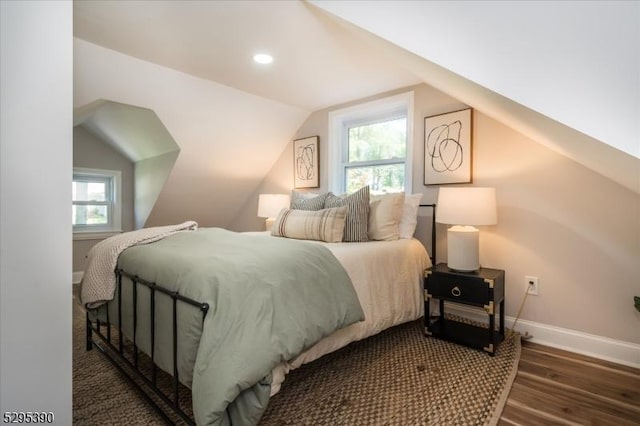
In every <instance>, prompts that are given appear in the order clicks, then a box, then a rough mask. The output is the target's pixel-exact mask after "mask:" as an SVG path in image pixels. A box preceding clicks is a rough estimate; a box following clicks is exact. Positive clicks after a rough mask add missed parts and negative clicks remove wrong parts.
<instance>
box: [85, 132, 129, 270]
mask: <svg viewBox="0 0 640 426" xmlns="http://www.w3.org/2000/svg"><path fill="white" fill-rule="evenodd" d="M73 167H87V168H92V169H104V170H120V171H121V172H122V175H121V177H122V181H121V190H122V198H121V202H122V230H123V231H131V230H133V229H134V226H133V179H134V175H133V163H132V162H131V161H130V160H129V159H128V158H127V157H125V156H124V155H122V154H121V153H119V152H117V151H116V150H114V149H113V148H112V147H111V146H110V145H108V144H106V143H105V142H103V141H102V140H100V139H98V138H97V137H96V136H94V135H93V134H92V133H90V132H88V131H87V130H85V129H84V128H83V127H81V126H76V127H74V128H73ZM98 241H99V240H74V241H73V270H74V271H82V270H84V261H85V256H86V255H87V253H88V252H89V250H90V249H91V247H93V246H94V245H95V244H96V243H98Z"/></svg>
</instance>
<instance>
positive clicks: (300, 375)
mask: <svg viewBox="0 0 640 426" xmlns="http://www.w3.org/2000/svg"><path fill="white" fill-rule="evenodd" d="M423 330H424V328H423V323H422V321H421V320H418V321H414V322H411V323H407V324H404V325H401V326H397V327H394V328H392V329H389V330H387V331H384V332H382V333H381V334H379V335H377V336H374V337H372V338H369V339H366V340H365V341H363V342H357V343H354V344H351V345H349V346H348V347H346V348H344V349H342V350H340V351H337V352H335V353H333V354H329V355H327V356H325V357H323V358H321V359H319V360H317V361H315V362H313V363H311V364H308V365H305V366H303V367H301V368H300V369H298V370H294V371H292V372H291V373H290V374H289V375H288V376H287V380H286V381H285V383H284V384H283V386H282V390H281V391H280V393H278V394H277V395H275V396H274V397H273V398H272V399H271V401H270V403H269V407H268V408H267V411H266V413H265V414H264V416H263V418H262V420H261V422H260V426H275V425H327V426H328V425H403V426H404V425H487V424H488V425H491V424H496V423H497V422H498V420H499V418H500V414H501V412H502V409H503V407H504V405H505V403H506V399H507V395H508V393H509V390H510V389H511V384H512V383H513V380H514V378H515V375H516V372H517V366H518V361H519V358H520V338H519V336H515V337H513V338H508V339H507V340H506V341H504V342H502V343H501V344H500V345H499V347H498V350H497V353H496V355H495V357H491V356H489V355H487V354H485V353H483V352H481V351H477V350H473V349H468V348H465V347H463V346H459V345H456V344H453V343H449V342H445V341H441V340H438V339H434V338H426V337H424V335H423ZM73 333H74V351H73V352H74V360H73V385H74V387H73V410H74V411H73V413H74V424H77V425H156V424H163V422H162V420H161V419H160V418H159V417H158V415H157V414H156V413H154V412H153V410H152V409H151V408H149V406H148V405H147V403H146V402H145V401H144V400H143V399H142V398H141V397H140V396H139V395H138V393H136V392H135V391H134V390H132V389H131V388H130V387H129V385H128V384H127V382H126V381H125V380H124V379H123V378H122V376H121V375H120V373H119V372H118V371H117V370H116V369H115V368H114V367H113V366H112V365H111V364H109V362H108V361H107V360H106V359H105V358H104V357H103V356H102V355H101V354H100V353H99V352H98V351H97V350H92V351H89V352H87V351H85V348H84V313H83V312H82V310H81V309H79V308H78V307H74V330H73ZM181 400H183V401H184V403H186V404H190V396H189V395H188V390H186V388H185V389H184V392H182V398H181Z"/></svg>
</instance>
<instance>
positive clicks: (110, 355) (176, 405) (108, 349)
mask: <svg viewBox="0 0 640 426" xmlns="http://www.w3.org/2000/svg"><path fill="white" fill-rule="evenodd" d="M115 274H116V280H117V283H118V288H117V289H118V296H117V303H118V346H117V347H116V345H114V343H113V342H112V338H111V320H110V318H109V308H108V307H107V309H106V316H107V321H106V324H101V321H100V319H96V321H95V324H94V323H92V322H91V319H90V318H89V312H87V314H86V320H87V336H86V338H87V342H86V343H87V351H89V350H91V349H92V348H93V347H94V346H95V347H96V348H97V349H98V350H99V351H100V352H101V353H102V354H103V355H105V357H106V358H107V359H108V360H109V361H110V362H111V364H113V365H114V366H115V367H116V368H117V369H118V370H119V371H120V373H122V374H123V375H124V377H125V379H126V380H127V381H128V382H129V384H131V385H132V386H133V387H134V389H135V390H137V391H138V392H139V393H140V394H141V395H142V397H143V398H144V399H145V400H146V401H147V402H148V403H149V404H151V406H152V407H153V408H154V410H155V411H157V412H158V414H159V415H160V416H161V417H162V418H163V420H164V421H165V422H167V423H168V424H174V422H173V420H171V418H170V417H169V416H168V415H167V414H166V413H165V411H164V410H163V409H162V408H161V407H160V406H159V405H158V404H157V403H156V402H155V401H154V400H153V399H152V398H151V397H150V396H149V395H148V394H147V393H146V392H145V390H144V389H143V387H142V386H140V384H138V382H136V381H135V380H134V378H133V377H132V376H130V375H129V372H128V371H126V369H125V368H124V367H123V366H122V365H121V364H120V363H119V362H118V361H116V359H117V360H119V361H120V362H122V363H124V364H126V365H127V366H128V367H129V369H130V370H131V372H132V373H133V374H134V376H135V377H137V378H138V379H141V380H142V381H143V382H144V384H145V385H146V386H147V387H148V388H149V389H151V390H152V391H153V392H154V393H155V394H156V395H157V396H158V397H159V398H160V399H161V400H162V402H164V403H165V404H167V405H168V406H169V407H170V408H171V409H172V410H173V411H174V412H175V413H176V414H177V415H178V416H180V418H181V419H182V420H184V421H185V422H186V423H187V424H190V425H195V422H194V421H193V420H192V419H191V418H190V417H189V415H188V414H186V413H185V412H184V410H183V409H182V408H181V407H180V390H179V389H180V379H179V376H178V302H181V303H186V304H188V305H191V306H194V307H196V308H199V309H200V310H201V311H202V321H203V322H204V318H205V317H206V315H207V312H208V311H209V305H208V304H207V303H200V302H197V301H195V300H193V299H190V298H188V297H185V296H183V295H181V294H179V293H178V292H174V291H170V290H167V289H166V288H164V287H162V286H159V285H157V284H156V283H151V282H148V281H146V280H143V279H142V278H140V277H138V276H134V275H131V274H129V273H127V272H125V271H123V270H122V269H117V270H116V271H115ZM123 276H124V277H127V278H129V279H130V280H131V283H132V286H133V287H132V292H133V302H132V303H133V336H132V337H133V340H132V342H131V343H132V345H133V352H132V356H133V362H131V361H130V360H129V359H127V357H126V356H125V346H124V333H123V332H122V277H123ZM138 285H142V286H145V287H147V288H149V290H150V292H149V304H150V306H151V309H150V312H151V315H150V320H151V322H150V326H151V330H150V331H151V378H149V377H147V376H146V375H145V374H144V372H143V371H142V370H140V369H139V368H138V352H139V350H138V346H137V345H136V329H137V325H138V291H137V289H138ZM156 292H160V293H162V294H164V295H166V296H167V297H170V298H171V301H172V305H173V309H172V324H173V342H172V344H173V380H172V384H173V386H172V388H173V391H172V397H173V399H171V398H169V397H168V396H167V395H165V393H164V392H163V391H162V389H160V387H159V386H158V385H157V370H158V368H157V366H156V364H155V359H154V356H155V333H156V327H155V316H156V315H155V313H156V309H155V306H156V305H155V302H156ZM101 325H105V326H106V330H107V335H106V336H105V335H104V334H103V333H102V330H101ZM93 334H95V335H97V336H98V337H99V338H100V340H101V341H102V342H103V343H104V344H106V346H102V345H101V344H100V343H98V342H97V341H95V340H94V339H93ZM127 340H128V339H127Z"/></svg>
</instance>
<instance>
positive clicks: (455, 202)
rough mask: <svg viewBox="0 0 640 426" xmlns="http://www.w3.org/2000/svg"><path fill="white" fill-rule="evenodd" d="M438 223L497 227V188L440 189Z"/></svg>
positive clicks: (437, 211) (437, 210)
mask: <svg viewBox="0 0 640 426" xmlns="http://www.w3.org/2000/svg"><path fill="white" fill-rule="evenodd" d="M437 206H438V208H437V209H436V222H438V223H446V224H449V225H495V224H496V223H498V214H497V212H496V190H495V188H479V187H469V188H440V191H439V192H438V204H437Z"/></svg>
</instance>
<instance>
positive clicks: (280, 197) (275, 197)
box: [258, 194, 290, 231]
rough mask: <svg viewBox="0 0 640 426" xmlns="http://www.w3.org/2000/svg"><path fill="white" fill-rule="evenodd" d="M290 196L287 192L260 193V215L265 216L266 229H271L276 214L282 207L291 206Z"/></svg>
mask: <svg viewBox="0 0 640 426" xmlns="http://www.w3.org/2000/svg"><path fill="white" fill-rule="evenodd" d="M289 203H290V198H289V195H287V194H260V196H259V197H258V217H265V218H266V219H265V222H264V223H265V229H266V230H267V231H269V230H271V227H272V226H273V222H275V220H276V216H278V213H280V211H281V210H282V209H286V208H288V207H289Z"/></svg>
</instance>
